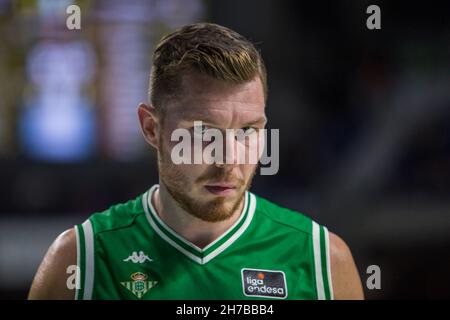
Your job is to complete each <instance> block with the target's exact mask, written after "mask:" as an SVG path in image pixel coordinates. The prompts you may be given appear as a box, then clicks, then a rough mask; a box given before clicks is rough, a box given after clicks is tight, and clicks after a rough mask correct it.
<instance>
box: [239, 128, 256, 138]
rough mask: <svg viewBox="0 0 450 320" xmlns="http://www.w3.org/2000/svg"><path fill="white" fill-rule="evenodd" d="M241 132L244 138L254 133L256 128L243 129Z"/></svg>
mask: <svg viewBox="0 0 450 320" xmlns="http://www.w3.org/2000/svg"><path fill="white" fill-rule="evenodd" d="M242 130H244V134H245V135H246V136H249V135H252V134H254V133H255V132H256V128H253V127H245V128H242Z"/></svg>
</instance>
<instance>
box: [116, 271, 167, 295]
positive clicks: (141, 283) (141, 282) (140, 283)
mask: <svg viewBox="0 0 450 320" xmlns="http://www.w3.org/2000/svg"><path fill="white" fill-rule="evenodd" d="M130 278H131V280H133V281H125V282H121V283H120V284H121V285H123V286H124V287H125V288H127V289H128V290H130V291H131V292H132V293H133V294H134V295H135V296H136V297H138V298H139V299H140V298H142V297H143V296H144V294H146V293H147V291H149V290H150V289H151V288H153V287H154V286H155V285H156V284H157V283H158V281H147V279H148V276H147V275H146V274H145V273H142V272H135V273H133V274H132V275H131V277H130Z"/></svg>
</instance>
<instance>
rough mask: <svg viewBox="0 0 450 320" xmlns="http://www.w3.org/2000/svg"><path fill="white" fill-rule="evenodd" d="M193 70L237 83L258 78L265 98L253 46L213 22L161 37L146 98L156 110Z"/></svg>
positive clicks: (263, 71) (263, 78)
mask: <svg viewBox="0 0 450 320" xmlns="http://www.w3.org/2000/svg"><path fill="white" fill-rule="evenodd" d="M192 71H196V72H198V73H200V74H204V75H208V76H211V77H213V78H215V79H218V80H223V81H226V82H230V83H235V84H240V83H245V82H247V81H251V80H253V79H254V78H255V77H256V76H259V78H260V79H261V82H262V85H263V89H264V96H265V97H266V98H267V76H266V68H265V66H264V61H263V59H262V57H261V55H260V53H259V52H258V50H257V49H256V48H255V46H254V45H253V44H252V43H251V42H250V41H248V40H247V39H246V38H244V37H243V36H242V35H240V34H239V33H237V32H235V31H233V30H231V29H228V28H226V27H223V26H220V25H217V24H213V23H195V24H190V25H187V26H184V27H182V28H180V29H178V30H176V31H175V32H173V33H171V34H168V35H166V36H164V37H163V38H162V39H161V41H160V42H159V44H158V45H157V47H156V50H155V53H154V55H153V66H152V72H151V78H150V88H149V97H150V102H151V104H152V105H153V106H154V107H155V108H156V109H157V110H158V109H161V108H162V106H163V105H164V102H165V100H166V99H168V98H169V99H170V98H173V97H174V96H176V95H177V93H179V92H180V91H181V90H182V88H181V83H182V76H183V75H185V74H187V73H188V72H192Z"/></svg>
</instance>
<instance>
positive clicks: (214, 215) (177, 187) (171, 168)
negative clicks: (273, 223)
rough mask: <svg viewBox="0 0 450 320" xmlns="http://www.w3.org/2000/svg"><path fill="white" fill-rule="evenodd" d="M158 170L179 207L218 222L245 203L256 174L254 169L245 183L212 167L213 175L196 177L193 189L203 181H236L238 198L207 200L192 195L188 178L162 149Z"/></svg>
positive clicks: (195, 215)
mask: <svg viewBox="0 0 450 320" xmlns="http://www.w3.org/2000/svg"><path fill="white" fill-rule="evenodd" d="M161 142H162V140H161ZM158 169H159V176H160V178H161V182H162V183H163V184H164V186H165V187H166V189H167V191H168V192H169V194H170V195H171V196H172V198H173V199H174V200H175V201H176V202H177V203H178V205H179V206H180V208H182V209H183V210H184V211H186V212H187V213H189V214H191V215H192V216H194V217H196V218H198V219H200V220H203V221H206V222H219V221H224V220H227V219H228V218H230V217H231V216H232V215H233V213H234V212H235V211H236V210H237V209H238V208H239V206H240V205H241V204H242V202H243V201H244V199H245V192H246V191H247V190H248V189H250V186H251V182H252V179H253V177H254V175H255V172H256V167H255V168H254V169H253V171H252V173H251V175H250V177H249V179H248V181H247V182H245V180H244V179H241V178H237V177H235V176H234V175H233V174H232V173H231V172H230V171H229V170H227V169H226V168H218V167H216V166H214V165H211V172H210V173H208V174H205V175H203V176H201V177H199V178H197V179H196V180H195V182H194V185H193V186H192V189H194V188H195V186H196V185H197V186H202V183H203V182H208V181H221V182H233V183H234V184H235V185H236V190H237V195H236V196H233V197H215V199H212V200H204V199H201V198H200V197H193V196H191V195H190V194H189V190H188V188H189V178H188V177H187V176H186V175H185V174H184V171H183V169H181V165H175V164H173V163H172V162H171V159H170V155H169V156H167V159H166V156H164V151H163V150H159V152H158ZM185 170H189V169H185ZM202 188H203V187H202Z"/></svg>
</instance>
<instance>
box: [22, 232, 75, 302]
mask: <svg viewBox="0 0 450 320" xmlns="http://www.w3.org/2000/svg"><path fill="white" fill-rule="evenodd" d="M76 264H77V240H76V233H75V229H74V228H71V229H68V230H66V231H64V232H63V233H61V234H60V235H59V236H58V237H57V238H56V239H55V241H54V242H53V243H52V245H51V246H50V248H49V249H48V251H47V253H46V255H45V257H44V259H43V260H42V263H41V265H40V266H39V269H38V271H37V272H36V275H35V277H34V280H33V284H32V285H31V289H30V292H29V295H28V299H73V298H74V297H75V290H74V289H69V288H68V286H67V279H68V277H69V276H70V274H68V273H67V269H68V267H69V266H72V265H76Z"/></svg>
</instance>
